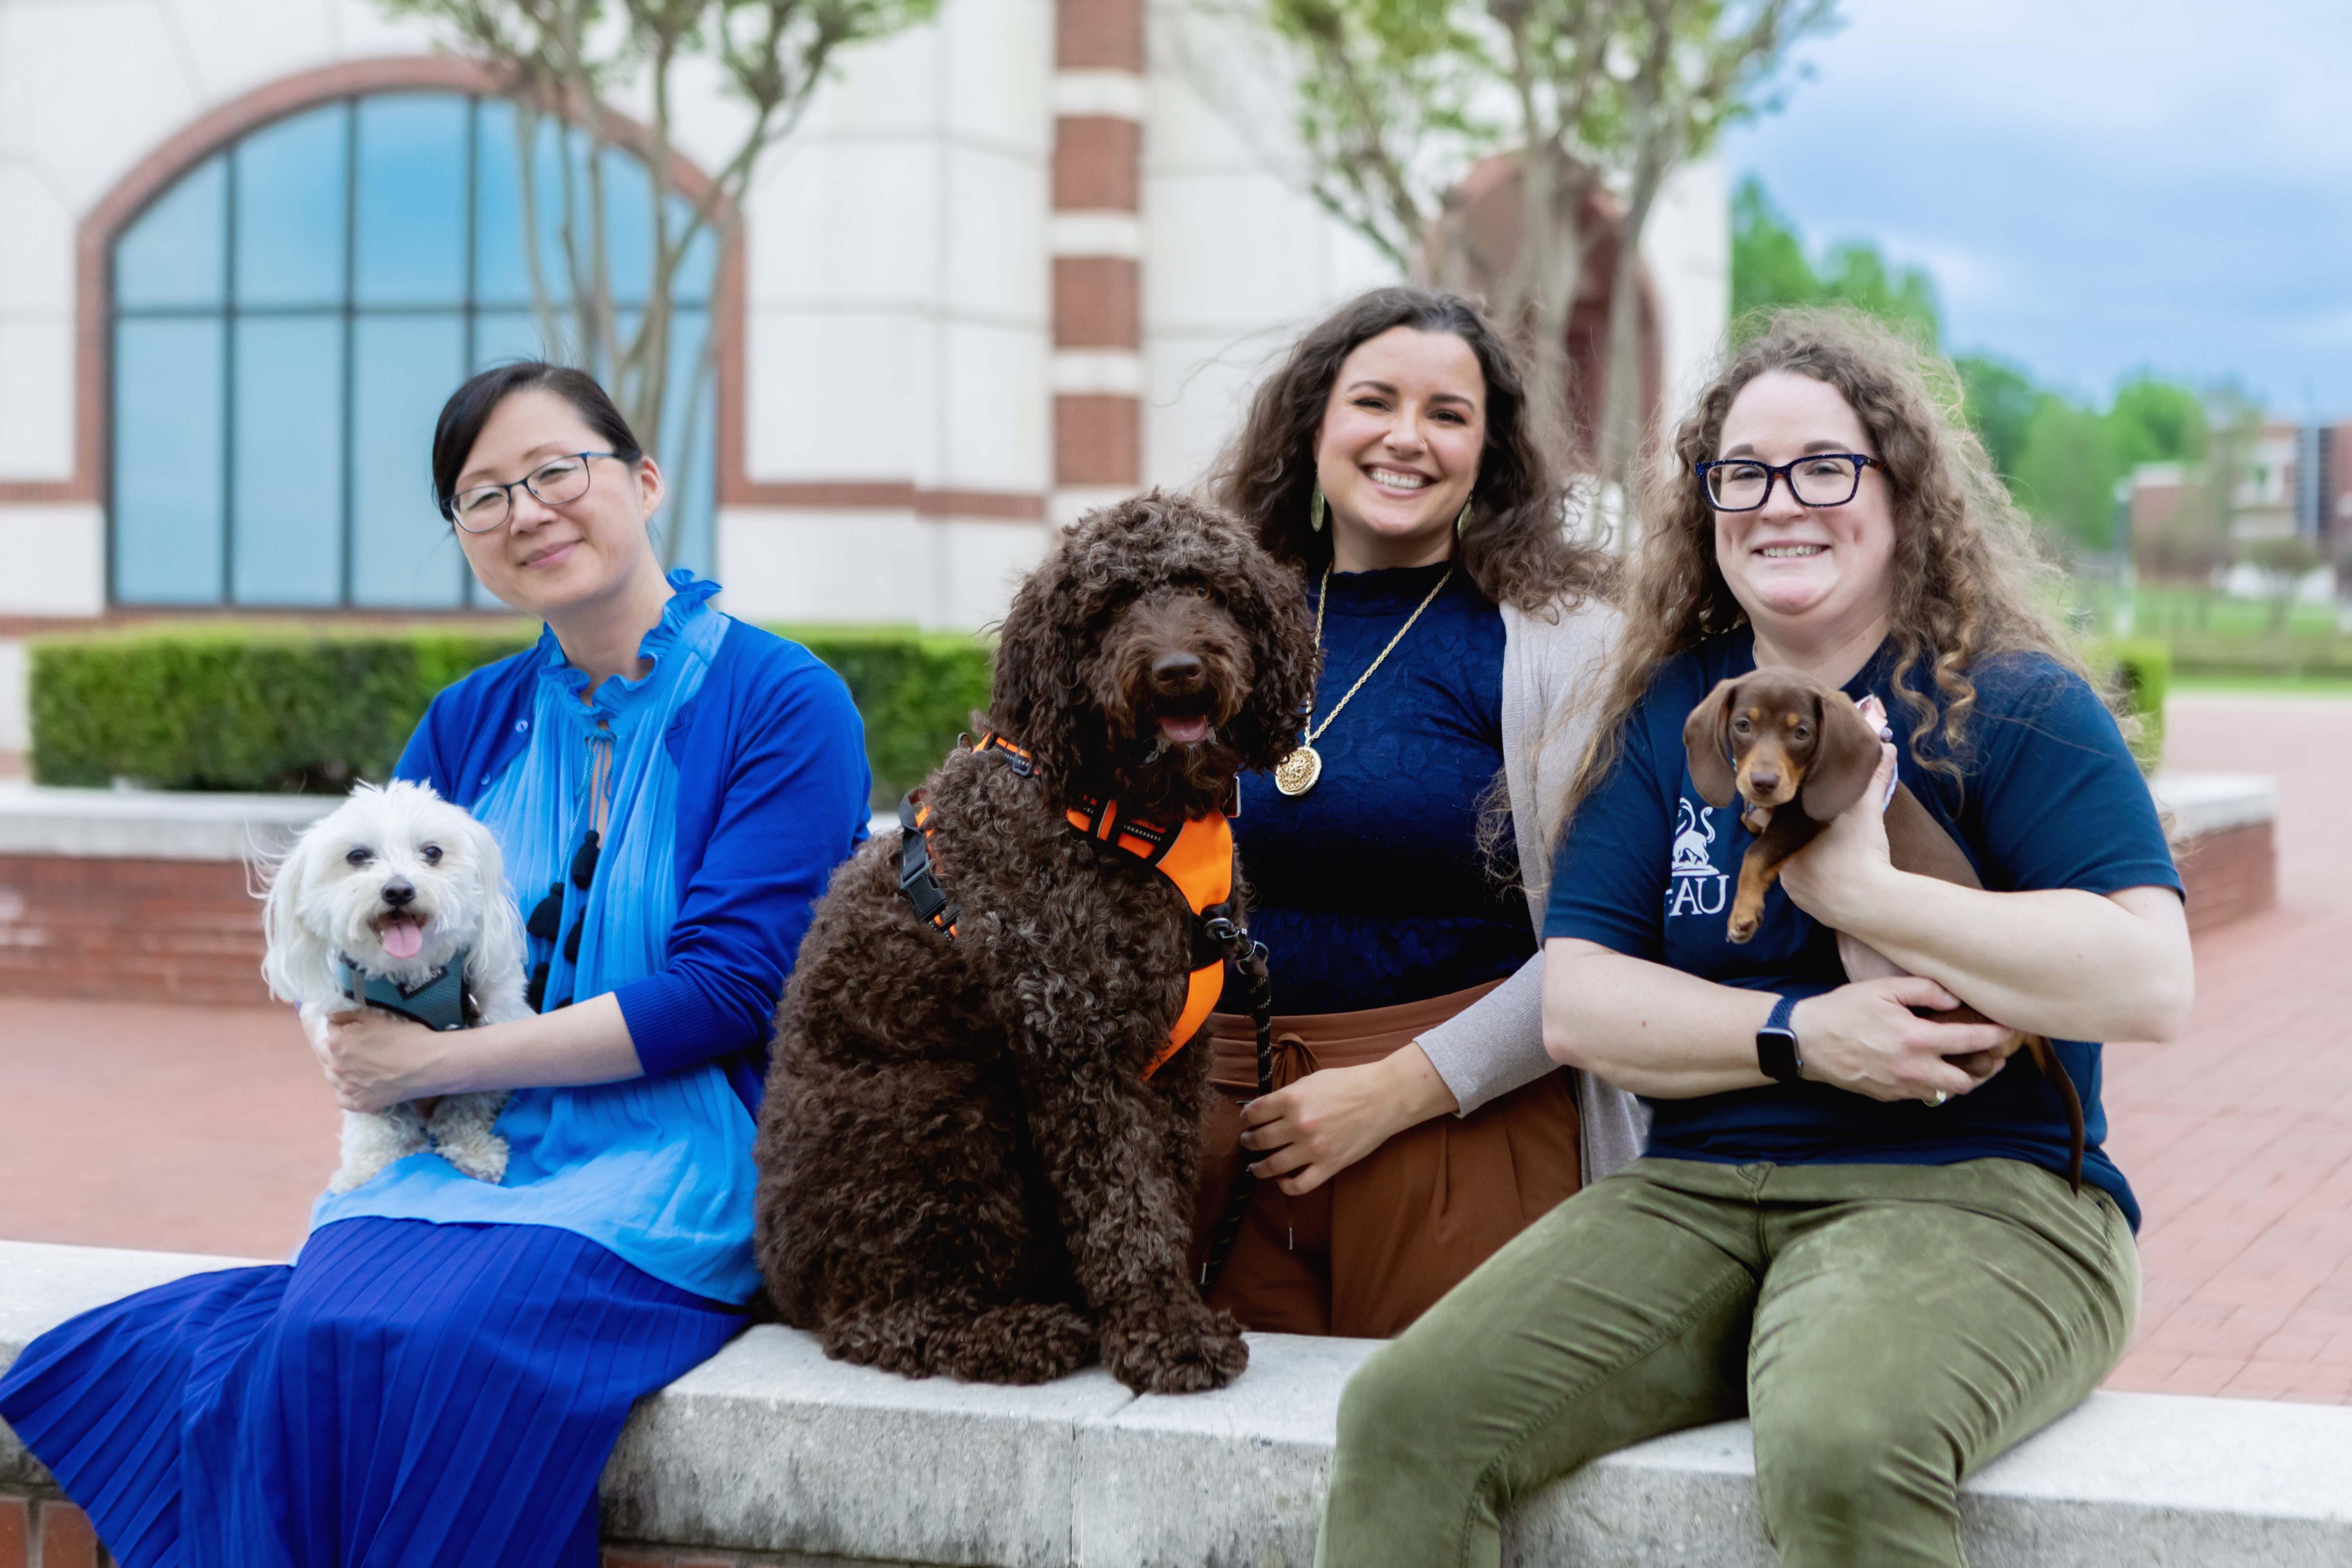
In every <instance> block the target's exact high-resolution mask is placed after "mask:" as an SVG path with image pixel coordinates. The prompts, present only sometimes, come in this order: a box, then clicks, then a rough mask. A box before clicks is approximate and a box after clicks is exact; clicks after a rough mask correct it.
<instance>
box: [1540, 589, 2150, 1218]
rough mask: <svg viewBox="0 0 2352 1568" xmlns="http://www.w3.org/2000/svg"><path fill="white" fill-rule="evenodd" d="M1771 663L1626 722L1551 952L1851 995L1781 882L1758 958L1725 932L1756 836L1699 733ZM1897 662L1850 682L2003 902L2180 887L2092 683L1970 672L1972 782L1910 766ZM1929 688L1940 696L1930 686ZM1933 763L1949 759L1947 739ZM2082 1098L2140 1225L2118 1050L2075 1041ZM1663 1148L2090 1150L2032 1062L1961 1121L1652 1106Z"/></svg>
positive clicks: (1909, 1113)
mask: <svg viewBox="0 0 2352 1568" xmlns="http://www.w3.org/2000/svg"><path fill="white" fill-rule="evenodd" d="M1755 667H1756V658H1755V647H1754V639H1753V637H1752V636H1751V634H1750V633H1749V632H1748V630H1747V629H1746V628H1744V627H1743V628H1741V629H1739V630H1738V631H1736V632H1730V633H1727V634H1725V635H1724V636H1722V637H1716V638H1713V639H1710V640H1709V641H1708V642H1707V643H1706V644H1705V645H1704V646H1702V647H1698V648H1696V649H1694V650H1692V651H1691V652H1689V653H1686V654H1683V655H1681V656H1679V657H1677V658H1674V659H1672V660H1669V661H1668V662H1667V663H1666V664H1665V665H1664V666H1663V667H1662V668H1660V670H1659V672H1658V677H1657V679H1656V680H1655V681H1654V683H1653V684H1652V686H1651V689H1650V691H1649V694H1648V696H1647V697H1645V698H1644V699H1643V701H1642V703H1641V704H1640V705H1639V706H1637V707H1636V708H1635V709H1634V710H1633V713H1632V714H1631V715H1630V716H1629V717H1628V719H1627V721H1626V729H1625V750H1624V755H1623V757H1622V760H1621V761H1620V763H1618V765H1617V767H1616V768H1615V769H1614V770H1613V771H1612V773H1611V774H1610V775H1609V777H1608V778H1607V779H1606V780H1604V781H1603V782H1602V783H1601V785H1600V786H1599V787H1598V788H1597V789H1595V790H1594V791H1593V793H1592V794H1591V796H1590V797H1588V798H1587V799H1586V800H1585V802H1584V803H1583V805H1581V806H1580V808H1579V809H1578V811H1577V814H1576V818H1575V820H1574V822H1573V823H1571V824H1570V828H1569V832H1568V835H1567V837H1565V838H1564V839H1563V840H1562V842H1561V844H1560V847H1559V858H1558V861H1557V863H1556V866H1555V868H1554V871H1553V875H1552V883H1551V901H1550V907H1549V910H1548V911H1547V914H1546V918H1545V921H1544V935H1545V936H1546V937H1547V938H1550V937H1576V938H1581V939H1582V940H1584V941H1587V942H1598V943H1600V944H1601V946H1603V947H1607V948H1610V949H1612V950H1613V951H1615V952H1622V953H1625V954H1628V955H1629V956H1631V957H1634V958H1642V959H1647V960H1650V961H1651V962H1653V963H1664V964H1665V965H1667V966H1668V967H1670V968H1674V969H1678V970H1681V971H1682V972H1683V973H1686V974H1696V975H1697V976H1699V977H1700V978H1702V979H1706V980H1712V981H1716V982H1717V983H1718V984H1725V985H1737V986H1740V987H1742V988H1744V989H1747V990H1751V991H1769V992H1776V993H1780V994H1787V995H1793V996H1800V997H1802V996H1811V995H1816V994H1820V993H1822V992H1824V991H1828V990H1832V989H1833V988H1835V987H1836V986H1838V985H1841V984H1844V983H1845V971H1844V968H1843V966H1842V965H1841V964H1840V963H1839V962H1838V955H1837V936H1836V933H1835V932H1834V931H1832V930H1830V929H1829V928H1828V927H1826V926H1823V925H1822V924H1820V923H1819V922H1817V921H1814V920H1813V918H1812V917H1811V915H1808V914H1806V913H1805V912H1804V911H1803V910H1800V909H1798V908H1797V906H1796V905H1795V904H1794V903H1792V902H1790V899H1789V896H1788V894H1787V892H1786V891H1785V890H1783V889H1782V888H1781V887H1780V883H1779V882H1778V881H1777V880H1776V881H1775V882H1774V883H1773V884H1772V888H1771V889H1770V891H1769V893H1768V894H1767V895H1766V898H1765V903H1764V915H1763V921H1762V923H1761V924H1760V925H1759V928H1758V930H1757V932H1756V935H1755V937H1754V939H1753V940H1751V941H1750V942H1747V943H1746V944H1745V945H1741V946H1734V945H1732V944H1731V943H1730V942H1728V941H1727V940H1726V938H1725V934H1724V928H1725V922H1726V919H1727V910H1728V909H1729V906H1730V901H1731V893H1732V890H1733V889H1735V888H1736V887H1737V886H1738V880H1739V861H1740V857H1741V856H1743V855H1745V854H1746V853H1747V851H1748V842H1749V836H1748V830H1747V829H1746V828H1744V827H1742V826H1740V825H1739V814H1738V803H1737V802H1736V801H1735V802H1734V803H1733V805H1729V806H1724V807H1717V806H1710V805H1707V804H1706V799H1705V797H1704V796H1702V795H1700V794H1699V792H1698V790H1697V788H1696V786H1694V785H1693V784H1692V783H1691V777H1690V768H1689V765H1688V762H1687V760H1686V759H1685V755H1684V752H1683V721H1684V720H1685V718H1687V717H1688V716H1689V714H1690V710H1692V709H1693V708H1695V707H1696V706H1697V705H1698V703H1699V701H1700V700H1701V699H1703V698H1705V697H1706V694H1707V693H1708V692H1709V691H1711V690H1713V689H1714V688H1715V683H1716V682H1717V681H1718V680H1721V679H1724V678H1725V677H1727V676H1732V675H1739V674H1744V673H1745V672H1747V671H1748V670H1750V669H1753V668H1755ZM1893 668H1894V658H1893V655H1892V652H1891V650H1890V648H1889V647H1881V648H1880V649H1879V651H1878V653H1877V654H1876V655H1875V656H1874V658H1872V659H1871V661H1870V663H1869V664H1868V665H1866V666H1864V668H1863V670H1862V672H1861V673H1860V674H1859V675H1857V676H1855V677H1854V678H1853V679H1852V680H1850V681H1848V682H1847V683H1846V686H1845V691H1846V694H1847V695H1848V696H1850V697H1852V698H1853V699H1854V700H1856V701H1860V700H1862V699H1863V698H1864V697H1865V696H1867V695H1869V694H1871V693H1873V692H1875V693H1877V695H1878V699H1879V700H1880V701H1881V702H1882V703H1884V704H1885V708H1886V711H1887V715H1888V722H1889V723H1890V724H1891V725H1892V726H1893V727H1894V730H1895V750H1896V756H1897V759H1898V763H1897V765H1898V768H1899V770H1900V772H1901V774H1902V779H1903V782H1904V783H1905V784H1907V785H1909V786H1910V788H1911V792H1912V793H1913V794H1914V795H1917V796H1918V797H1919V800H1920V803H1921V804H1922V805H1925V806H1927V810H1928V812H1929V814H1930V815H1931V816H1934V817H1935V818H1936V819H1937V821H1938V822H1940V823H1941V824H1943V826H1944V827H1945V828H1946V830H1947V831H1948V832H1950V833H1951V835H1952V837H1954V838H1956V839H1958V841H1959V844H1960V847H1962V849H1964V850H1965V851H1966V852H1967V853H1968V856H1969V860H1970V861H1971V862H1972V863H1973V864H1974V865H1975V867H1976V869H1977V875H1978V876H1979V878H1980V879H1982V880H1983V882H1984V885H1985V886H1986V887H1987V888H1989V889H1992V890H1993V891H1996V892H2020V891H2031V890H2036V889H2047V888H2077V889H2082V890H2084V891H2085V892H2092V893H2100V894H2106V893H2114V892H2117V891H2120V890H2121V889H2125V888H2137V887H2151V886H2154V887H2168V888H2171V889H2174V890H2175V891H2178V890H2179V887H2180V878H2179V872H2178V871H2176V870H2175V869H2174V868H2173V864H2172V854H2171V851H2170V849H2169V848H2168V847H2167V846H2166V844H2165V840H2164V829H2163V827H2162V825H2161V824H2160V823H2159V822H2158V819H2157V814H2156V805H2155V802H2154V801H2153V800H2152V799H2151V798H2150V797H2149V795H2148V792H2147V784H2146V783H2145V781H2143V780H2142V779H2141V777H2140V773H2139V769H2138V767H2137V765H2136V764H2135V763H2133V761H2132V757H2131V753H2130V752H2129V751H2128V750H2127V749H2126V747H2125V745H2124V741H2123V736H2122V734H2121V733H2120V732H2119V731H2117V730H2116V722H2115V720H2114V718H2113V717H2112V716H2111V715H2109V713H2108V712H2107V710H2106V709H2105V706H2104V705H2102V704H2101V702H2100V701H2099V699H2098V696H2097V694H2096V693H2095V692H2094V691H2093V690H2092V689H2090V688H2089V687H2088V686H2086V685H2085V684H2084V682H2083V681H2082V679H2080V678H2079V677H2077V676H2075V675H2074V674H2073V673H2071V672H2070V671H2068V670H2067V669H2065V668H2063V666H2061V665H2059V664H2057V663H2056V662H2054V661H2053V660H2051V659H2049V658H2043V657H2042V656H2039V655H2023V654H2021V655H2007V656H2001V657H1999V658H1993V659H1990V660H1987V661H1985V662H1984V663H1983V664H1980V665H1979V666H1978V667H1977V668H1974V669H1972V670H1971V671H1970V672H1969V676H1970V679H1972V680H1973V681H1974V682H1975V683H1976V688H1977V707H1976V711H1975V712H1974V713H1973V714H1972V715H1971V716H1970V718H1969V724H1968V730H1967V742H1966V744H1965V745H1964V746H1963V748H1962V750H1961V753H1960V755H1959V756H1958V762H1959V764H1960V767H1961V770H1962V777H1961V781H1960V783H1959V784H1958V786H1956V785H1955V784H1954V782H1953V781H1952V779H1951V778H1950V777H1949V775H1948V774H1945V773H1938V772H1930V771H1928V770H1927V769H1924V768H1922V767H1920V766H1919V765H1918V763H1916V761H1915V760H1914V759H1913V757H1912V755H1911V747H1910V741H1911V736H1910V729H1911V725H1912V715H1911V712H1910V710H1906V709H1905V708H1904V707H1902V706H1900V705H1898V704H1897V703H1896V702H1895V694H1894V691H1893V682H1892V679H1891V676H1892V672H1893ZM1912 680H1913V684H1914V685H1915V686H1916V685H1922V684H1926V683H1925V682H1924V681H1923V680H1922V679H1921V676H1920V674H1919V673H1918V672H1917V671H1916V669H1915V672H1914V674H1913V677H1912ZM1931 754H1934V755H1939V756H1940V755H1948V754H1950V753H1948V752H1946V750H1945V749H1944V748H1943V747H1942V745H1941V744H1940V743H1939V742H1931ZM2055 1044H2056V1047H2057V1053H2058V1057H2059V1059H2060V1060H2061V1061H2063V1063H2064V1064H2065V1066H2066V1069H2067V1071H2068V1072H2069V1073H2071V1074H2072V1075H2073V1077H2074V1084H2075V1087H2076V1089H2077V1090H2078V1091H2079V1092H2080V1093H2081V1095H2082V1098H2083V1115H2084V1123H2085V1132H2086V1134H2087V1137H2088V1139H2089V1147H2088V1150H2087V1152H2086V1153H2085V1155H2084V1162H2083V1174H2084V1180H2086V1181H2088V1182H2091V1183H2093V1184H2096V1185H2097V1186H2099V1187H2101V1188H2103V1189H2105V1191H2106V1192H2107V1193H2109V1194H2112V1195H2113V1196H2114V1197H2115V1200H2116V1203H2117V1204H2118V1205H2120V1206H2121V1207H2122V1209H2123V1211H2124V1214H2125V1215H2126V1217H2127V1218H2128V1219H2129V1220H2130V1221H2131V1223H2132V1226H2133V1227H2134V1228H2135V1229H2137V1227H2138V1225H2139V1205H2138V1204H2137V1202H2136V1201H2135V1200H2134V1199H2133V1197H2132V1194H2131V1188H2130V1186H2129V1184H2126V1182H2125V1180H2124V1178H2123V1173H2121V1172H2119V1171H2117V1170H2116V1167H2115V1163H2114V1162H2112V1161H2110V1160H2109V1159H2108V1158H2107V1156H2106V1154H2105V1152H2104V1151H2102V1150H2101V1148H2100V1146H2099V1145H2100V1143H2101V1142H2102V1140H2104V1139H2105V1136H2106V1113H2105V1110H2102V1109H2101V1107H2100V1104H2099V1047H2098V1046H2097V1045H2095V1044H2094V1043H2091V1042H2087V1041H2082V1040H2060V1041H2057V1042H2055ZM1644 1100H1645V1103H1646V1104H1648V1105H1649V1107H1650V1109H1651V1110H1652V1111H1653V1113H1654V1117H1655V1120H1654V1123H1653V1124H1652V1128H1651V1131H1650V1143H1649V1152H1651V1153H1653V1154H1656V1155H1660V1156H1663V1157H1665V1158H1669V1159H1678V1160H1709V1161H1716V1162H1719V1163H1734V1164H1736V1163H1747V1162H1749V1161H1769V1162H1773V1163H1785V1164H1802V1163H1835V1164H1856V1163H1886V1164H1916V1165H1948V1164H1953V1163H1958V1162H1959V1161H1963V1160H1977V1159H1985V1158H2001V1159H2011V1160H2024V1161H2028V1162H2031V1163H2033V1164H2037V1165H2042V1166H2046V1167H2048V1168H2049V1169H2051V1170H2053V1171H2058V1172H2062V1173H2063V1171H2064V1170H2065V1169H2066V1163H2067V1155H2068V1150H2069V1144H2070V1137H2069V1134H2068V1132H2067V1128H2066V1111H2065V1106H2064V1104H2063V1102H2062V1101H2061V1100H2060V1099H2059V1096H2058V1091H2057V1090H2056V1089H2054V1088H2053V1087H2052V1086H2051V1085H2050V1084H2049V1083H2047V1082H2046V1081H2044V1080H2043V1079H2042V1075H2041V1074H2040V1073H2039V1072H2037V1071H2035V1070H2034V1068H2033V1064H2032V1059H2031V1058H2029V1057H2027V1056H2026V1055H2025V1054H2024V1053H2023V1052H2020V1053H2019V1054H2018V1055H2017V1056H2015V1057H2014V1058H2011V1061H2010V1064H2009V1066H2008V1067H2007V1068H2005V1069H2004V1070H2002V1071H2001V1072H2000V1073H1997V1074H1995V1075H1994V1076H1993V1078H1992V1079H1991V1080H1990V1082H1988V1083H1986V1084H1984V1085H1983V1086H1982V1087H1980V1088H1979V1089H1973V1090H1971V1091H1970V1092H1969V1093H1967V1094H1965V1095H1962V1096H1960V1097H1959V1098H1958V1099H1956V1100H1950V1101H1948V1102H1947V1103H1946V1104H1944V1105H1941V1106H1928V1105H1927V1104H1925V1103H1923V1102H1920V1101H1916V1100H1910V1101H1900V1102H1895V1103H1888V1102H1885V1101H1881V1100H1872V1099H1870V1098H1868V1097H1867V1096H1864V1095H1861V1094H1855V1093H1852V1092H1850V1091H1848V1090H1845V1089H1837V1088H1834V1087H1832V1086H1831V1085H1829V1084H1824V1083H1813V1082H1810V1081H1808V1082H1803V1083H1796V1084H1772V1085H1769V1086H1767V1087H1764V1088H1760V1089H1738V1090H1735V1091H1732V1092H1729V1093H1726V1094H1711V1095H1704V1096H1701V1097H1699V1098H1696V1099H1692V1100H1649V1099H1647V1097H1644Z"/></svg>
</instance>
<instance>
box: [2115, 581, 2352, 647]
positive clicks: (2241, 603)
mask: <svg viewBox="0 0 2352 1568" xmlns="http://www.w3.org/2000/svg"><path fill="white" fill-rule="evenodd" d="M2275 613H2276V611H2275V608H2274V606H2273V605H2272V604H2271V603H2270V602H2269V601H2268V600H2264V599H2232V598H2229V597H2227V596H2226V595H2221V594H2217V593H2211V592H2209V591H2207V590H2204V589H2199V588H2183V587H2177V586H2174V585H2173V584H2164V583H2157V584H2147V583H2143V584H2139V585H2138V586H2137V588H2136V589H2135V590H2134V591H2133V594H2132V619H2133V623H2134V624H2133V626H2132V631H2133V633H2134V635H2136V636H2138V637H2166V636H2169V635H2172V634H2175V633H2182V634H2190V635H2198V636H2210V637H2275V636H2277V635H2279V632H2280V631H2284V633H2285V634H2286V635H2288V636H2291V637H2333V636H2335V635H2336V606H2335V605H2330V604H2318V605H2303V604H2298V605H2290V606H2288V609H2287V617H2286V625H2285V626H2284V627H2282V628H2277V629H2273V626H2272V616H2273V615H2274V614H2275Z"/></svg>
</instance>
